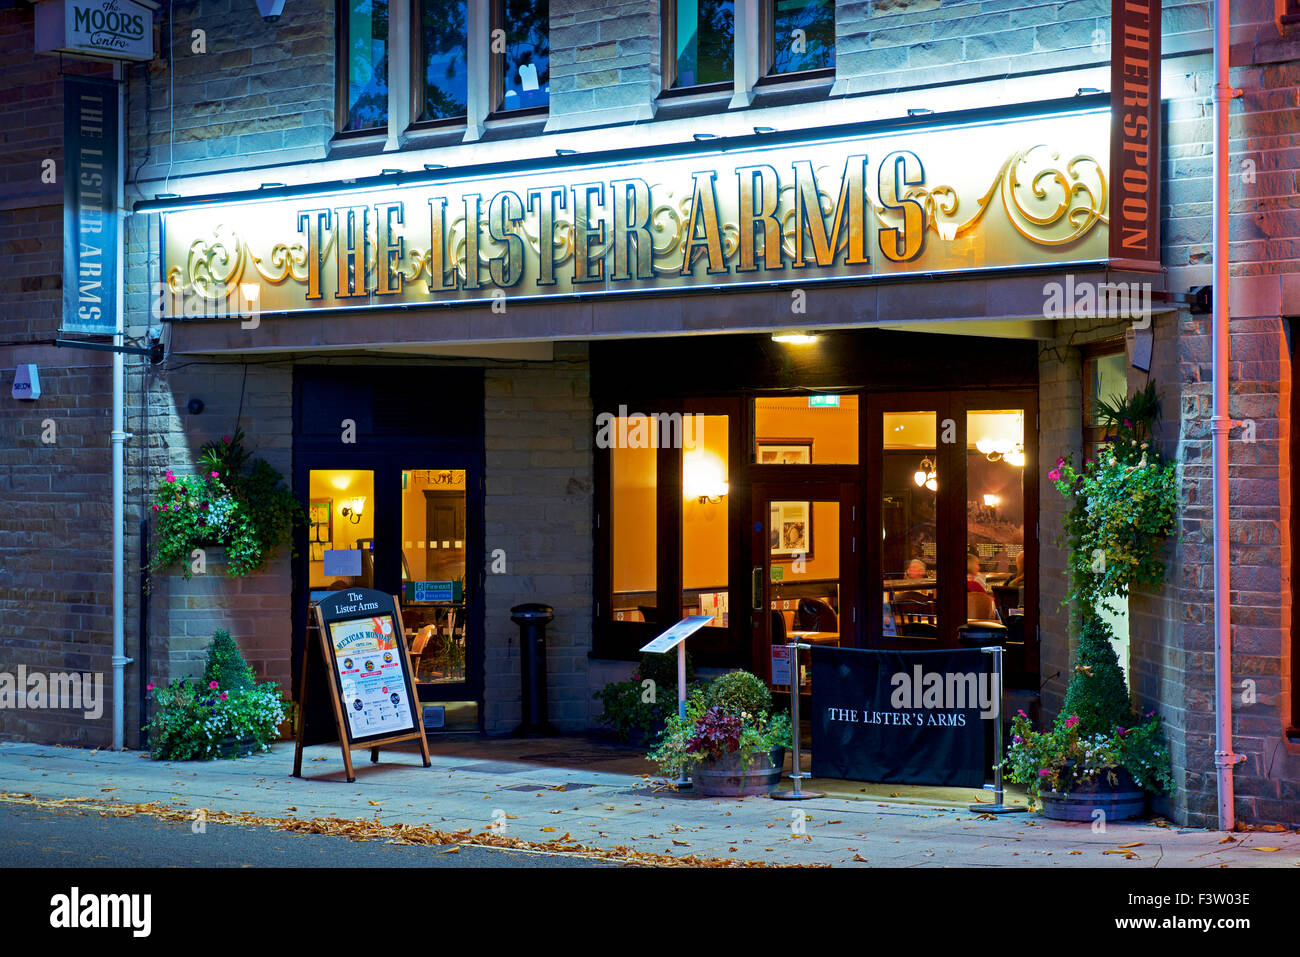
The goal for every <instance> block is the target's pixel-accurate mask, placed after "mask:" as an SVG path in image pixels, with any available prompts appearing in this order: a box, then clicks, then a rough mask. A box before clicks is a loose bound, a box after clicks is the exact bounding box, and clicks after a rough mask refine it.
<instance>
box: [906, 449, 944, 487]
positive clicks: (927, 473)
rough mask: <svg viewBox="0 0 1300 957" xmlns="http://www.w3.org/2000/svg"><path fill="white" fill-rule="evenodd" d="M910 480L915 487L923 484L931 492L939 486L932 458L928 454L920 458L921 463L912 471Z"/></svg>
mask: <svg viewBox="0 0 1300 957" xmlns="http://www.w3.org/2000/svg"><path fill="white" fill-rule="evenodd" d="M912 481H914V482H915V483H916V487H917V488H921V487H922V486H924V487H925V488H928V489H929V490H930V491H931V492H933V491H935V490H937V489H938V488H939V476H938V473H937V472H936V471H935V465H934V459H932V458H930V457H929V456H928V455H927V456H926V457H925V458H923V459H921V464H920V465H919V466H917V469H916V471H915V472H913V473H912Z"/></svg>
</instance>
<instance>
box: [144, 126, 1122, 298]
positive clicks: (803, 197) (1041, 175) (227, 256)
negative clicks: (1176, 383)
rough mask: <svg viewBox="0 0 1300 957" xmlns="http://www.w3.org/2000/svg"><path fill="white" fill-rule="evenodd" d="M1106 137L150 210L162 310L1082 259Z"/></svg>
mask: <svg viewBox="0 0 1300 957" xmlns="http://www.w3.org/2000/svg"><path fill="white" fill-rule="evenodd" d="M1109 133H1110V127H1109V113H1108V111H1107V110H1106V109H1105V108H1101V109H1089V110H1080V111H1076V112H1070V113H1061V114H1054V115H1044V116H1038V117H1034V118H1028V119H1027V118H1019V119H1009V120H1006V121H1002V122H992V123H981V124H977V125H976V124H970V125H961V126H942V127H936V128H932V129H908V130H905V131H897V130H895V131H888V132H878V133H869V134H866V135H859V136H854V137H852V138H837V139H821V140H816V141H809V142H806V143H795V144H791V143H782V144H778V145H772V146H766V145H764V144H762V143H761V141H759V142H758V143H757V144H756V145H747V146H746V147H745V148H732V149H727V150H718V151H714V152H709V153H705V152H698V151H695V152H690V153H689V154H687V153H686V152H685V151H684V153H683V154H682V155H674V156H669V157H655V158H653V159H637V158H636V157H635V156H632V158H630V159H629V160H626V161H623V162H618V163H613V162H602V163H601V164H599V165H581V164H577V165H566V166H565V167H563V168H559V167H553V168H550V169H547V168H538V169H531V170H527V171H520V170H511V171H510V172H508V173H500V174H495V173H493V172H492V170H491V169H490V168H489V169H488V170H486V171H483V172H479V173H477V174H476V175H475V176H474V177H473V178H468V177H459V178H457V177H455V176H454V174H453V175H448V176H447V177H446V178H443V179H440V180H438V181H431V182H428V183H420V184H403V185H399V186H390V187H382V186H379V187H375V186H366V187H365V188H364V189H358V188H356V187H351V188H349V187H346V186H339V187H337V188H334V187H331V188H332V189H333V191H332V192H328V193H325V192H315V193H304V195H302V196H298V197H290V198H284V197H279V198H275V199H266V200H261V201H258V200H257V199H255V198H253V199H247V198H245V197H246V196H247V194H245V195H244V196H234V197H232V198H231V201H230V202H229V203H221V204H220V205H204V206H193V207H191V208H188V209H185V208H182V209H177V210H175V211H172V212H168V213H166V215H165V219H164V231H163V236H164V238H163V246H164V260H163V270H164V275H165V279H166V283H167V287H168V289H169V290H170V295H168V296H166V297H165V299H166V300H167V301H166V302H165V303H164V306H163V308H164V313H165V314H166V315H169V316H174V317H181V316H186V315H195V316H201V315H210V314H212V313H213V312H214V311H216V312H220V309H221V307H222V305H227V306H231V307H233V306H234V305H236V304H248V303H255V304H256V305H257V307H258V308H259V309H260V310H261V311H262V312H294V311H305V310H312V309H319V308H341V307H358V306H382V305H386V304H398V303H453V302H465V301H479V302H491V301H492V300H494V299H498V300H499V299H500V298H501V297H502V296H506V297H509V298H511V299H516V298H520V297H546V296H552V295H573V294H583V293H594V294H599V293H613V292H620V291H647V290H685V289H691V288H716V287H720V286H726V287H739V286H742V285H744V284H761V285H770V284H772V283H791V284H808V283H812V282H816V281H819V280H824V279H853V278H863V277H872V276H885V275H889V276H893V275H900V274H906V273H935V272H961V271H966V270H975V269H983V268H987V267H999V266H1029V265H1041V264H1065V263H1074V262H1097V261H1100V260H1104V259H1105V258H1106V255H1107V240H1108V225H1107V223H1108V219H1109V216H1108V210H1107V189H1108V186H1109V180H1108V172H1107V164H1108V160H1109V156H1110V141H1109ZM753 142H754V141H752V140H751V141H750V143H751V144H752V143H753ZM431 178H432V174H431ZM214 305H215V306H216V307H217V308H216V309H215V310H214V308H213V307H214Z"/></svg>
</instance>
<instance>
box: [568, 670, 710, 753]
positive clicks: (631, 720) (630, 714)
mask: <svg viewBox="0 0 1300 957" xmlns="http://www.w3.org/2000/svg"><path fill="white" fill-rule="evenodd" d="M646 681H651V682H653V685H649V686H647V685H646ZM686 682H687V684H686V689H687V694H688V695H689V694H690V692H691V691H692V690H695V689H697V688H700V687H701V685H699V684H698V683H697V682H696V681H695V669H694V667H693V666H692V664H691V656H690V654H689V653H688V654H687V656H686ZM592 697H593V698H596V699H597V700H599V701H600V702H601V703H602V704H603V705H604V709H605V710H604V713H603V714H602V715H601V716H600V721H601V723H602V724H604V725H605V726H606V727H608V728H610V729H611V730H613V732H614V733H615V734H616V735H618V739H619V740H620V741H630V740H631V739H632V738H633V736H641V737H643V738H647V739H652V738H654V737H655V736H656V735H658V734H659V733H660V732H661V731H663V729H664V724H665V722H666V721H667V719H668V716H669V715H670V714H676V712H677V656H676V655H675V654H673V655H661V654H654V653H647V654H644V655H642V656H641V663H640V665H639V666H638V667H637V670H636V671H634V672H633V673H632V677H631V678H630V679H628V680H627V681H611V682H610V683H609V684H607V685H605V687H603V688H601V689H600V690H599V691H597V692H596V693H595V694H593V695H592Z"/></svg>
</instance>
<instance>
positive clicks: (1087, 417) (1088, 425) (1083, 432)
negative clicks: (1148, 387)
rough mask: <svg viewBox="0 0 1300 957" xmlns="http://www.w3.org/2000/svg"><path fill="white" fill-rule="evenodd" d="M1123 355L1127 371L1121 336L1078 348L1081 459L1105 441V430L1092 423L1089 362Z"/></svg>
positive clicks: (1126, 357)
mask: <svg viewBox="0 0 1300 957" xmlns="http://www.w3.org/2000/svg"><path fill="white" fill-rule="evenodd" d="M1115 355H1118V356H1123V357H1124V359H1125V363H1126V364H1125V372H1126V373H1127V370H1128V367H1127V360H1128V345H1127V341H1126V340H1125V338H1124V337H1123V336H1115V337H1112V338H1109V339H1102V340H1099V341H1098V342H1090V343H1088V344H1087V345H1084V346H1080V348H1079V358H1080V362H1079V382H1080V393H1079V395H1080V401H1079V415H1080V433H1079V437H1080V439H1081V444H1080V451H1081V454H1082V455H1083V459H1084V460H1085V461H1086V460H1087V459H1088V458H1089V453H1090V452H1091V450H1092V449H1093V448H1094V447H1095V446H1097V445H1098V444H1100V443H1101V442H1103V441H1105V437H1106V431H1105V429H1104V428H1102V427H1101V426H1099V425H1093V424H1092V421H1091V420H1092V407H1093V403H1095V402H1096V400H1097V398H1098V397H1097V396H1095V395H1093V394H1092V376H1091V375H1089V374H1088V373H1089V367H1090V364H1091V363H1093V362H1095V361H1097V360H1098V359H1104V358H1106V357H1107V356H1115Z"/></svg>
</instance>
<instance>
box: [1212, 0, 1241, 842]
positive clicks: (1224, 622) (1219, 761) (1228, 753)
mask: <svg viewBox="0 0 1300 957" xmlns="http://www.w3.org/2000/svg"><path fill="white" fill-rule="evenodd" d="M1229 49H1230V48H1229V42H1228V0H1214V202H1213V204H1212V205H1213V210H1214V240H1213V258H1214V285H1213V287H1212V288H1213V290H1214V305H1213V310H1214V336H1213V349H1214V359H1213V382H1214V400H1213V407H1212V411H1211V416H1212V417H1211V419H1210V428H1211V432H1212V434H1213V438H1214V459H1213V463H1214V464H1213V474H1214V767H1215V772H1216V774H1217V776H1218V793H1219V828H1220V829H1221V830H1224V831H1231V830H1232V829H1233V827H1234V825H1235V823H1236V818H1235V815H1234V809H1233V781H1232V768H1233V765H1235V764H1237V763H1238V762H1239V761H1244V760H1245V756H1244V755H1239V754H1234V753H1233V751H1232V620H1231V611H1230V607H1229V603H1230V601H1231V590H1230V582H1229V566H1228V430H1229V429H1231V428H1232V424H1233V423H1232V420H1231V419H1230V418H1229V417H1228V298H1229V297H1228V106H1229V104H1230V103H1231V101H1232V98H1233V89H1232V87H1231V86H1230V85H1229V83H1228V51H1229Z"/></svg>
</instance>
